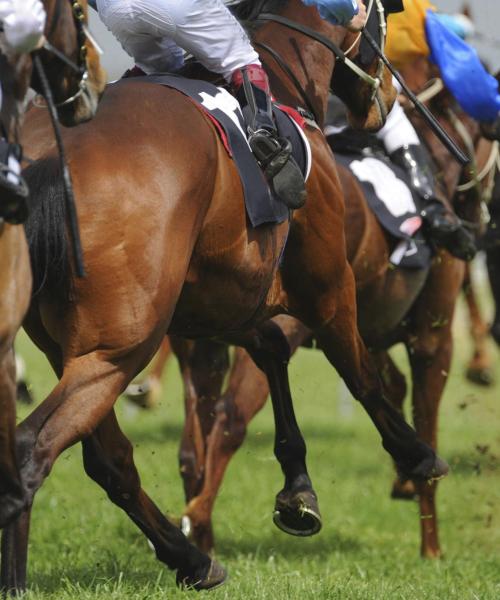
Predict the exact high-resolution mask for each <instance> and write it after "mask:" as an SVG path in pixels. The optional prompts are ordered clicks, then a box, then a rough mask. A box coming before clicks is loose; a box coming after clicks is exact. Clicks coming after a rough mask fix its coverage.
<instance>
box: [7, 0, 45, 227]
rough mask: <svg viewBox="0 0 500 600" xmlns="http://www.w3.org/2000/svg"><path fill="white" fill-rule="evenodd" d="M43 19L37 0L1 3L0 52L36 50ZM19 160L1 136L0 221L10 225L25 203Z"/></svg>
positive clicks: (13, 147)
mask: <svg viewBox="0 0 500 600" xmlns="http://www.w3.org/2000/svg"><path fill="white" fill-rule="evenodd" d="M45 19H46V14H45V9H44V8H43V5H42V3H41V1H40V0H0V24H1V27H2V30H3V32H2V34H1V35H0V40H1V42H0V43H1V48H2V51H3V52H5V53H7V54H8V55H13V54H14V55H15V54H22V53H25V52H32V51H33V50H35V49H36V48H38V47H39V46H40V44H41V43H42V41H43V31H44V28H45ZM1 106H2V89H1V87H0V108H1ZM20 161H21V147H20V146H19V145H18V144H11V143H9V142H8V141H7V140H6V139H5V138H4V137H0V218H2V217H4V218H8V219H9V221H11V222H17V218H18V217H17V215H20V212H19V207H20V205H22V204H24V203H25V202H26V195H27V190H26V187H25V186H24V185H22V184H21V180H20V178H19V174H20V173H21V165H20ZM16 213H17V215H16Z"/></svg>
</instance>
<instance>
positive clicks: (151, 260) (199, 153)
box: [0, 0, 447, 589]
mask: <svg viewBox="0 0 500 600" xmlns="http://www.w3.org/2000/svg"><path fill="white" fill-rule="evenodd" d="M266 9H267V10H268V11H272V10H273V9H275V10H276V11H278V12H279V13H280V14H281V15H284V16H286V17H289V18H291V19H293V20H294V21H296V22H298V23H301V24H303V25H304V24H305V25H307V26H309V27H311V28H313V29H315V30H316V31H318V32H320V33H322V34H323V35H325V36H326V37H327V38H328V39H330V40H332V41H334V42H336V43H337V44H340V45H342V44H345V45H346V46H347V45H348V44H351V43H352V41H353V36H352V34H348V33H347V31H346V30H344V29H342V28H338V27H334V26H332V25H330V24H328V23H327V22H326V21H324V20H322V19H321V18H320V16H319V14H318V12H317V10H316V9H313V8H309V7H306V6H305V5H304V4H302V2H300V1H299V0H286V1H284V2H270V3H266ZM254 39H255V41H256V42H259V43H262V44H268V45H269V46H271V47H272V48H273V49H274V50H275V51H277V52H279V53H280V55H281V56H282V57H283V59H284V61H286V63H287V64H288V65H289V66H290V69H291V70H292V72H293V74H294V77H295V80H296V81H297V82H298V84H299V85H300V87H301V88H302V90H305V93H306V94H307V97H308V100H309V102H310V104H311V105H312V107H313V110H314V113H315V115H316V117H317V119H318V124H319V127H321V126H322V125H323V121H324V115H325V110H326V102H327V96H328V89H329V87H330V79H331V75H332V71H333V67H334V64H335V59H334V57H333V55H332V53H331V52H330V50H327V49H326V48H325V47H324V46H323V45H321V44H320V43H319V42H317V41H316V40H313V39H311V38H309V37H308V36H306V35H304V34H302V33H298V32H290V31H289V30H288V29H286V28H285V27H283V26H282V25H280V24H277V23H272V22H268V23H266V24H264V25H263V26H262V27H260V28H259V29H258V30H257V31H256V32H255V34H254ZM268 66H269V72H270V78H271V84H272V89H273V92H274V94H275V96H276V97H277V98H278V99H279V100H280V101H281V102H283V103H284V104H288V105H292V106H293V105H297V104H301V96H300V94H299V92H298V91H297V89H296V87H295V84H293V83H291V82H290V81H289V80H288V79H287V76H286V75H285V76H283V74H282V73H281V69H280V66H279V65H276V64H273V65H268ZM340 66H341V65H338V66H337V69H336V74H335V81H336V83H338V84H339V93H340V91H341V92H342V95H343V97H344V98H345V100H346V102H347V104H348V105H349V106H350V107H351V108H352V110H353V114H354V117H355V118H356V120H357V121H358V122H364V123H365V124H366V125H367V126H369V127H378V126H380V125H381V124H382V118H383V115H384V114H386V112H387V109H388V108H390V106H391V103H392V101H393V99H394V94H395V92H394V89H393V88H392V85H391V83H390V82H391V77H390V75H389V74H388V73H387V72H386V71H384V72H383V80H384V84H383V85H382V86H381V87H380V89H379V90H378V93H377V102H376V103H375V104H374V103H373V102H372V89H371V88H370V87H369V86H368V85H367V84H366V83H365V82H362V81H358V80H357V79H353V77H352V76H351V75H350V73H349V74H348V73H346V72H345V70H343V69H341V68H339V67H340ZM367 70H368V71H370V72H371V73H376V72H378V71H379V64H378V61H373V63H372V64H370V65H369V67H368V69H367ZM344 77H345V79H344V81H345V85H340V83H341V80H342V79H343V78H344ZM187 124H189V126H188V125H187ZM27 125H28V126H27V128H26V138H25V140H24V141H25V145H26V147H27V148H29V149H30V153H31V155H32V156H33V157H34V158H37V159H39V160H38V161H37V163H36V164H35V165H32V166H31V167H29V168H28V169H27V170H26V177H27V179H28V181H29V182H30V183H31V184H32V187H33V189H36V190H38V194H37V200H38V202H39V206H41V207H42V209H40V211H38V213H37V214H36V219H33V220H32V221H31V222H30V223H28V227H27V230H28V239H29V240H30V239H31V240H34V241H35V242H36V243H35V244H33V245H32V248H31V249H32V264H33V273H34V289H35V290H36V295H35V296H34V297H33V301H32V303H31V306H30V310H29V313H28V316H27V318H26V320H25V327H26V330H27V332H28V334H29V335H30V337H31V338H32V340H33V341H34V342H35V343H36V344H37V345H38V346H39V347H40V348H41V349H42V350H43V351H44V352H45V354H46V355H47V357H48V358H49V361H50V362H51V364H52V366H53V368H54V370H55V372H56V374H57V375H58V377H59V383H58V384H57V385H56V387H55V388H54V390H53V391H52V392H51V394H50V395H49V396H48V397H47V399H46V400H45V401H44V402H43V403H42V404H41V405H39V406H38V407H37V408H36V409H35V410H34V411H33V412H32V413H31V415H30V416H29V417H28V418H27V419H26V420H25V421H24V422H23V423H21V424H20V425H19V427H18V430H17V448H18V452H19V456H20V458H21V463H22V475H23V482H24V489H25V497H26V500H25V502H24V503H20V502H15V501H14V499H13V498H11V497H9V496H8V495H3V496H1V497H0V524H1V525H4V524H6V523H9V522H11V525H9V528H8V531H7V532H6V533H4V538H7V539H11V540H12V543H11V544H10V545H9V551H8V552H6V553H3V554H2V565H3V572H4V574H5V576H6V577H7V579H8V581H10V582H13V583H15V584H16V585H17V587H22V586H23V585H24V583H25V571H26V554H27V550H26V542H27V531H28V525H29V514H30V510H31V506H32V503H33V500H34V496H35V493H36V491H37V490H38V489H39V487H40V486H41V484H42V482H43V480H44V479H45V477H46V476H47V475H48V473H49V472H50V470H51V468H52V465H53V464H54V461H55V460H56V459H57V457H58V456H59V454H60V453H61V452H62V451H63V450H64V449H65V448H67V447H68V446H70V445H72V444H74V443H76V442H78V441H81V442H82V445H83V460H84V467H85V470H86V472H87V474H88V475H89V476H90V477H91V478H92V479H94V480H95V481H96V482H97V483H98V484H99V485H101V486H102V487H103V488H104V489H105V490H106V491H107V493H108V496H109V497H110V499H111V500H112V501H113V502H114V503H116V504H117V505H118V506H119V507H121V508H122V509H123V510H124V511H125V512H126V513H127V514H128V515H129V516H130V517H131V519H132V520H133V521H134V522H135V523H136V525H137V526H138V527H139V528H140V529H141V530H142V531H143V533H144V534H145V535H146V536H147V538H148V539H149V540H150V541H151V543H152V544H153V546H154V548H155V551H156V555H157V557H158V559H159V560H161V561H162V562H164V563H165V564H166V565H167V566H168V567H170V568H171V569H174V570H176V571H177V581H178V582H179V583H181V584H184V585H188V586H190V587H194V588H196V589H207V588H210V587H214V586H215V585H219V584H220V583H222V581H223V580H224V578H225V572H224V570H223V569H222V568H221V567H220V566H219V565H218V564H217V563H216V562H215V561H214V560H211V559H210V558H209V557H208V556H206V555H205V554H204V553H202V552H200V550H198V549H197V548H195V547H194V546H193V545H192V544H190V543H189V542H188V540H187V539H186V538H185V536H184V535H183V534H182V533H181V532H180V530H179V529H177V528H176V527H175V526H174V525H172V524H171V523H170V522H169V521H168V520H167V519H166V518H165V517H164V516H163V515H162V514H161V512H160V511H159V510H158V509H157V508H156V506H155V505H154V504H153V502H152V501H151V499H150V498H149V497H148V496H147V495H146V493H145V492H144V491H143V490H142V488H141V484H140V479H139V475H138V472H137V470H136V468H135V465H134V462H133V450H132V446H131V444H130V442H129V441H128V440H127V438H126V437H125V436H124V434H123V433H122V431H121V430H120V428H119V425H118V422H117V420H116V416H115V413H114V410H113V405H114V403H115V401H116V399H117V397H118V395H119V394H120V393H121V392H122V391H123V390H124V389H125V388H126V386H127V385H128V383H129V382H130V381H131V379H132V378H133V377H134V376H135V375H136V374H137V373H138V372H139V371H140V370H141V369H142V368H143V367H144V366H145V365H146V364H147V363H148V362H149V360H150V358H151V357H152V355H153V354H154V352H155V351H156V349H157V348H158V346H159V344H160V342H161V340H162V338H163V337H164V335H165V333H166V332H170V333H174V334H177V335H183V336H189V337H201V338H205V337H217V338H220V339H223V340H225V341H226V342H230V343H237V344H242V345H244V346H245V347H246V348H247V349H248V351H249V352H251V354H252V356H253V358H254V359H255V360H256V361H257V362H258V363H259V365H260V366H261V367H262V368H264V369H265V370H266V373H267V375H268V377H269V381H270V385H271V388H272V389H273V402H274V405H275V408H276V420H277V432H276V446H275V452H276V455H277V457H278V459H279V461H280V463H281V464H282V467H283V470H284V472H285V487H284V489H283V491H282V492H281V493H280V494H279V495H278V498H277V505H278V508H279V510H280V511H281V515H282V518H283V519H284V520H286V521H287V523H288V526H289V527H290V528H293V527H295V528H300V527H304V526H306V527H309V526H310V524H309V523H310V522H312V523H313V524H314V523H315V522H316V521H317V518H318V517H317V516H316V515H317V504H316V496H315V494H314V492H313V490H312V484H311V482H310V479H309V476H308V474H307V469H306V464H305V443H304V441H303V439H302V436H301V434H300V431H299V429H298V426H297V424H296V421H295V417H294V414H293V406H292V402H291V396H290V391H289V387H288V378H287V369H286V361H287V352H288V345H287V343H286V340H285V339H284V338H283V337H282V335H281V332H280V331H279V330H278V329H277V328H275V327H274V326H273V325H272V323H269V321H268V319H269V318H270V317H272V316H274V315H275V314H277V313H280V312H289V313H291V314H294V315H296V316H298V317H299V318H300V319H301V320H303V321H304V322H305V323H307V324H308V326H309V327H311V329H312V330H314V332H315V335H316V336H317V338H318V339H319V340H321V345H322V348H323V350H324V352H325V354H326V355H327V357H328V359H329V360H330V362H331V363H332V364H333V365H334V366H335V367H336V368H337V370H338V371H339V372H340V373H341V375H342V376H343V377H344V379H345V381H346V382H347V385H348V386H349V387H350V389H351V391H352V393H353V394H354V396H355V397H356V398H358V399H359V400H360V402H361V403H362V405H363V406H364V408H365V409H366V411H367V413H368V415H369V416H370V418H371V419H372V421H373V422H374V424H375V426H376V427H377V429H378V430H379V432H380V434H381V437H382V443H383V445H384V447H385V449H386V450H387V451H388V452H389V453H390V454H391V456H392V457H393V459H394V460H395V461H396V463H397V464H398V467H399V469H400V470H401V471H402V472H403V473H406V475H407V476H408V477H415V478H422V479H424V480H428V479H431V478H434V477H439V476H442V475H444V474H445V473H446V472H447V465H446V463H444V461H442V460H441V459H439V458H438V457H437V456H436V454H435V452H434V451H433V450H432V449H431V448H430V447H429V446H428V445H427V444H425V443H424V442H422V441H420V440H419V439H418V437H417V436H416V434H415V432H414V430H413V429H412V428H411V427H410V426H409V425H407V423H406V422H405V421H404V419H403V417H402V416H401V415H400V414H399V413H398V412H397V411H396V410H395V409H394V408H393V407H392V406H391V405H390V403H389V402H387V400H386V399H385V398H384V395H383V391H382V386H381V383H380V380H379V378H378V374H377V370H376V367H375V365H374V363H373V361H372V359H371V356H370V355H369V353H368V351H367V350H366V347H365V345H364V343H363V342H362V340H361V337H360V335H359V333H358V330H357V325H356V299H355V288H354V279H353V275H352V271H351V269H350V267H349V265H348V263H347V260H346V251H345V240H344V229H343V212H344V209H343V204H342V194H341V191H340V183H339V180H338V178H337V177H336V176H335V164H334V161H333V158H332V154H331V151H330V149H329V147H328V145H327V144H326V142H325V139H324V137H323V135H322V133H321V131H320V129H319V128H316V127H308V129H307V136H308V138H309V140H310V143H311V147H312V153H313V156H314V161H313V163H314V164H313V167H312V172H311V176H310V178H309V180H308V183H307V189H308V195H309V201H308V203H307V205H306V206H305V207H304V208H303V209H301V210H300V211H296V212H295V213H294V214H293V215H292V217H291V220H290V222H284V223H282V224H280V225H273V226H268V225H263V226H261V227H258V228H254V229H253V228H251V227H250V226H249V223H248V222H247V218H246V214H245V208H244V202H243V197H242V189H241V184H240V182H239V178H238V176H237V173H236V171H235V167H234V165H233V163H232V161H231V160H230V158H229V157H228V155H227V153H226V151H225V149H224V147H223V145H222V143H221V141H220V139H219V137H218V134H217V132H216V130H215V128H214V127H213V125H212V124H211V123H210V122H208V120H207V119H206V118H205V116H204V115H203V114H202V113H201V112H200V111H199V110H198V108H197V107H196V106H195V105H193V103H192V102H191V101H189V100H187V99H186V98H185V97H184V96H182V95H181V94H180V93H178V92H176V91H174V90H170V89H166V88H163V87H160V86H157V85H153V84H150V83H148V82H147V81H143V80H134V79H124V80H121V81H120V82H118V83H116V84H113V85H111V86H109V87H108V89H107V91H106V94H105V95H104V98H103V100H102V102H101V104H100V108H99V111H98V113H97V115H96V117H95V118H94V119H93V120H92V121H90V122H89V123H87V124H85V125H83V126H81V127H80V128H78V130H68V131H66V132H65V134H64V141H65V145H66V148H67V153H68V157H69V162H70V165H71V170H72V176H73V179H74V186H75V194H76V198H77V203H78V210H79V217H80V227H81V234H82V243H83V248H84V255H85V261H86V266H87V270H88V277H87V279H86V280H85V281H80V280H77V279H76V278H75V277H74V275H73V273H72V271H71V266H70V264H69V262H68V257H67V253H66V252H65V250H64V243H65V235H64V219H63V218H62V216H61V214H60V213H58V211H61V202H60V191H59V190H60V174H59V173H58V169H57V163H56V162H55V161H54V158H53V151H52V149H51V148H50V147H49V146H48V145H47V143H45V142H44V139H45V132H46V130H47V124H46V119H45V118H44V115H43V114H42V113H40V112H36V111H32V113H31V115H30V118H29V119H28V124H27ZM193 167H195V169H193ZM58 215H59V216H58ZM44 218H46V219H49V218H50V219H53V220H54V221H55V223H58V225H59V226H58V227H57V228H55V229H51V230H50V239H49V240H48V241H47V240H46V238H43V237H41V236H40V230H41V228H43V224H42V223H41V222H40V220H42V219H44ZM37 219H40V220H38V221H37ZM44 239H45V240H46V241H47V242H48V243H46V244H44ZM285 241H286V246H285ZM283 247H285V249H284V251H283ZM52 253H55V254H56V256H57V257H58V258H59V262H58V263H57V264H54V262H53V260H52ZM297 273H300V277H297ZM304 515H305V516H306V517H308V518H304ZM13 519H16V520H15V522H12V520H13Z"/></svg>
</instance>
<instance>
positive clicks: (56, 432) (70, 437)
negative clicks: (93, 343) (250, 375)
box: [0, 352, 206, 582]
mask: <svg viewBox="0 0 500 600" xmlns="http://www.w3.org/2000/svg"><path fill="white" fill-rule="evenodd" d="M135 354H136V353H134V352H131V353H130V354H128V355H126V356H125V357H122V358H121V359H120V358H118V357H111V356H109V357H106V355H105V354H104V353H100V352H93V353H90V354H87V355H84V356H81V357H78V358H74V359H73V360H71V361H69V362H68V364H67V365H66V367H65V369H64V372H63V376H62V378H61V380H60V381H59V383H58V385H57V386H56V387H55V389H54V390H53V392H52V393H51V394H50V396H49V397H48V398H47V399H46V400H45V401H44V402H43V403H42V404H41V405H40V406H38V407H37V408H36V409H35V410H34V411H33V413H31V415H30V416H29V417H28V418H27V419H26V420H25V421H24V422H23V423H22V424H21V425H20V426H19V428H18V433H17V446H18V452H19V454H20V464H22V469H21V475H22V481H23V487H24V490H25V496H26V502H24V503H17V504H16V503H15V502H13V498H12V495H9V494H3V495H2V497H0V524H1V525H2V526H4V525H6V524H7V523H9V522H10V521H12V520H13V519H14V518H15V517H16V516H17V515H18V514H20V512H22V511H23V510H25V509H26V506H31V504H32V503H33V499H34V495H35V493H36V491H37V490H38V489H39V488H40V486H41V485H42V483H43V480H44V479H45V477H46V476H47V475H48V474H49V472H50V470H51V468H52V465H53V464H54V462H55V460H56V459H57V457H58V456H59V454H60V453H61V452H62V451H63V450H64V449H66V448H67V447H69V446H70V445H72V444H74V443H76V442H78V441H82V440H83V439H85V438H86V437H88V436H90V435H92V433H93V431H94V430H95V429H96V427H98V425H99V423H100V422H101V421H102V420H103V419H104V418H105V417H106V415H107V414H108V413H109V411H110V410H111V409H112V407H113V404H114V402H115V401H116V398H117V397H118V394H119V393H120V392H121V391H122V390H123V389H124V388H125V386H126V384H127V383H128V381H129V380H130V379H131V378H132V375H133V373H135V372H136V371H137V370H138V367H139V365H140V362H142V352H139V357H138V356H136V355H135ZM138 361H139V362H138ZM110 452H111V450H110ZM15 526H16V525H15V524H13V525H12V527H15ZM11 547H13V546H12V545H11ZM14 550H15V551H16V552H17V553H18V556H21V557H23V556H24V557H25V555H26V553H24V554H23V552H21V551H20V549H19V548H14ZM202 556H203V555H201V554H199V557H200V563H201V562H203V563H204V564H206V562H205V561H206V557H204V558H203V560H202V559H201V557H202ZM163 558H167V557H166V555H164V556H163ZM168 558H169V560H171V563H172V566H173V568H175V565H176V564H177V560H178V557H177V556H176V555H174V556H171V557H168ZM12 565H14V568H15V569H16V571H17V572H18V573H23V572H25V569H26V566H25V564H24V565H23V564H21V561H20V560H18V561H17V562H16V560H14V559H13V557H12V556H9V554H8V553H7V554H2V573H3V574H4V577H5V578H6V581H7V582H9V581H20V577H17V576H16V575H15V574H14V573H12V572H10V573H9V571H11V568H10V567H11V566H12Z"/></svg>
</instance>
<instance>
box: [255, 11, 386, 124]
mask: <svg viewBox="0 0 500 600" xmlns="http://www.w3.org/2000/svg"><path fill="white" fill-rule="evenodd" d="M265 4H266V2H265V0H264V1H262V2H260V3H259V4H258V6H257V8H256V9H255V10H253V11H252V13H251V15H250V16H249V17H248V19H247V20H246V22H247V23H248V24H252V23H259V22H261V23H264V22H269V21H271V22H274V23H278V24H280V25H282V26H284V27H288V28H289V29H292V30H294V31H298V32H299V33H302V34H303V35H305V36H307V37H309V38H311V39H313V40H316V41H317V42H319V43H320V44H322V45H323V46H325V47H326V48H328V50H330V52H332V54H333V55H334V56H335V58H336V59H337V60H339V61H340V62H342V63H344V64H345V65H346V67H348V68H349V69H351V70H352V71H353V72H354V73H355V75H357V76H358V77H359V78H360V79H361V80H362V81H364V82H366V83H367V84H368V85H369V86H371V87H372V96H371V101H372V102H373V101H374V100H375V99H377V97H378V93H379V89H380V86H381V83H382V76H383V71H384V63H383V61H382V60H381V59H380V58H379V61H378V67H377V72H376V74H375V77H373V76H372V75H370V74H368V73H367V72H366V71H364V70H363V69H362V68H361V67H360V66H359V65H357V64H356V63H355V62H354V61H353V60H351V59H350V58H349V57H348V54H350V53H351V52H352V50H353V49H354V47H355V46H356V45H357V44H358V42H359V40H360V37H361V33H360V34H359V35H358V36H356V39H355V40H354V42H353V44H351V46H350V47H349V49H348V50H346V51H343V50H341V49H340V48H339V47H338V46H337V45H336V44H334V43H333V42H332V41H331V40H330V39H329V38H328V37H326V36H325V35H323V34H321V33H318V32H317V31H315V30H314V29H312V28H311V27H307V26H306V25H302V24H300V23H297V22H295V21H293V20H292V19H288V18H287V17H282V16H281V15H275V14H272V13H265V12H261V11H262V10H263V8H264V6H265ZM374 5H376V7H377V13H378V22H379V31H380V40H381V45H382V49H383V47H384V43H385V37H386V33H387V23H386V19H385V10H384V6H383V4H382V0H370V4H369V6H368V9H367V21H368V19H369V18H370V15H371V11H372V9H373V6H374ZM254 45H255V46H256V47H259V48H262V49H263V50H265V51H266V52H268V53H269V54H270V55H271V56H272V57H273V59H274V60H275V61H276V62H277V64H278V65H279V66H280V68H281V69H282V70H283V71H284V72H285V73H286V74H287V76H288V78H289V79H290V80H291V81H292V83H293V85H294V87H295V88H296V89H297V91H298V92H299V94H300V96H301V98H302V99H303V100H304V102H305V104H306V106H307V108H308V110H309V111H310V112H311V113H312V115H313V116H314V117H315V119H316V121H318V118H317V115H315V112H314V109H313V107H312V105H311V103H310V101H309V100H308V98H307V94H306V92H305V90H304V89H303V87H302V86H301V84H300V83H299V81H298V80H297V78H296V77H295V75H294V74H293V71H292V69H290V67H289V66H288V65H287V64H286V62H285V60H284V59H283V58H282V57H281V56H280V54H279V53H278V52H276V50H274V49H273V48H271V47H270V46H268V45H267V44H263V43H261V42H254ZM377 104H378V105H379V106H383V103H382V102H381V101H378V102H377Z"/></svg>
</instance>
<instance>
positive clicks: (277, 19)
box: [254, 0, 383, 96]
mask: <svg viewBox="0 0 500 600" xmlns="http://www.w3.org/2000/svg"><path fill="white" fill-rule="evenodd" d="M376 1H377V2H380V0H376ZM254 21H255V22H259V21H264V22H265V21H272V22H274V23H279V24H280V25H283V26H284V27H288V28H289V29H292V30H293V31H298V32H299V33H302V34H304V35H306V36H307V37H309V38H311V39H313V40H315V41H317V42H319V43H320V44H322V45H323V46H325V48H328V50H330V52H331V53H332V54H333V55H334V56H335V58H336V59H337V60H339V61H340V62H342V63H344V64H345V65H346V66H347V67H349V68H350V69H351V70H352V71H353V72H354V73H355V74H356V75H357V76H358V77H359V78H360V79H362V80H363V81H365V82H366V83H368V84H369V85H370V86H371V87H372V88H373V94H374V96H375V94H376V92H377V90H378V88H379V87H380V83H381V80H380V77H379V75H378V73H377V76H376V77H372V76H371V75H369V74H368V73H366V72H365V71H363V69H362V68H361V67H359V66H358V65H357V64H356V63H355V62H353V61H352V60H351V59H350V58H349V57H348V56H346V53H345V52H344V51H343V50H341V49H340V48H339V47H338V46H337V45H336V44H334V43H333V42H332V41H331V40H330V39H329V38H327V37H326V36H325V35H323V34H321V33H318V32H317V31H315V30H314V29H312V28H311V27H307V26H306V25H301V24H300V23H296V22H295V21H292V20H291V19H288V18H287V17H282V16H281V15H273V14H270V13H263V14H261V15H259V16H258V17H256V18H255V19H254ZM356 42H357V40H356ZM351 50H352V46H351V48H349V52H350V51H351ZM380 63H381V61H379V64H380ZM382 66H383V65H382ZM379 69H380V67H379Z"/></svg>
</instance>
